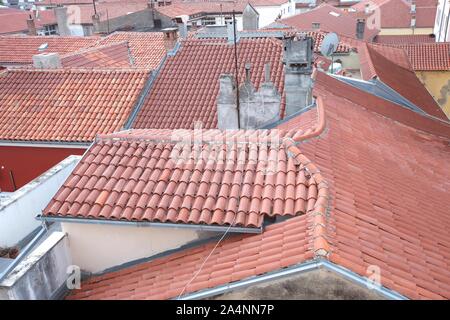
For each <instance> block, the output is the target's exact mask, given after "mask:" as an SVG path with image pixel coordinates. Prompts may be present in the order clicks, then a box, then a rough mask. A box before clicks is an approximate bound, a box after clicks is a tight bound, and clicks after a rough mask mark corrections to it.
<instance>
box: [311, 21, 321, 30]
mask: <svg viewBox="0 0 450 320" xmlns="http://www.w3.org/2000/svg"><path fill="white" fill-rule="evenodd" d="M312 28H313V29H320V23H319V22H313V23H312Z"/></svg>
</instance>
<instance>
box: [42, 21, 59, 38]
mask: <svg viewBox="0 0 450 320" xmlns="http://www.w3.org/2000/svg"><path fill="white" fill-rule="evenodd" d="M53 34H57V32H56V24H52V25H49V26H45V27H44V35H46V36H50V35H53Z"/></svg>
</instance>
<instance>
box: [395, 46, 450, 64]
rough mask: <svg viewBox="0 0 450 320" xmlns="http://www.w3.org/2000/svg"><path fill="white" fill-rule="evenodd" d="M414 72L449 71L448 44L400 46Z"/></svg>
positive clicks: (449, 50) (449, 53) (449, 47)
mask: <svg viewBox="0 0 450 320" xmlns="http://www.w3.org/2000/svg"><path fill="white" fill-rule="evenodd" d="M401 48H403V49H404V50H405V51H406V53H407V55H408V57H409V60H410V61H411V65H412V67H413V69H414V70H416V71H450V43H421V44H408V45H401Z"/></svg>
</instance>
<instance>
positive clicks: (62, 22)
mask: <svg viewBox="0 0 450 320" xmlns="http://www.w3.org/2000/svg"><path fill="white" fill-rule="evenodd" d="M55 17H56V23H57V24H58V33H59V35H60V36H70V35H71V33H70V28H69V21H68V18H67V7H56V8H55Z"/></svg>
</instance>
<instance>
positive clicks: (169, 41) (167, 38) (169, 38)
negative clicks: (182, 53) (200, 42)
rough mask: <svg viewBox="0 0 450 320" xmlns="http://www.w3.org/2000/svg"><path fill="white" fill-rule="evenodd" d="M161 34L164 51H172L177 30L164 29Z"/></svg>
mask: <svg viewBox="0 0 450 320" xmlns="http://www.w3.org/2000/svg"><path fill="white" fill-rule="evenodd" d="M161 32H162V33H164V47H165V48H166V51H167V52H169V51H172V50H173V48H175V45H176V43H177V40H178V28H175V27H171V28H165V29H162V30H161Z"/></svg>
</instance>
